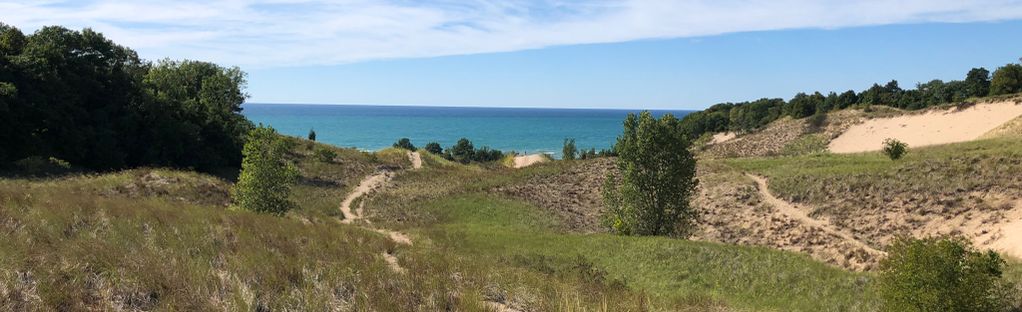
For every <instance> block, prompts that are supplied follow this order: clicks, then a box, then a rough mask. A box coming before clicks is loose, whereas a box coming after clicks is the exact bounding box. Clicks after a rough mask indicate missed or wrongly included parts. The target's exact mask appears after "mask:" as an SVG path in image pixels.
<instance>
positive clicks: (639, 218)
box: [603, 111, 698, 236]
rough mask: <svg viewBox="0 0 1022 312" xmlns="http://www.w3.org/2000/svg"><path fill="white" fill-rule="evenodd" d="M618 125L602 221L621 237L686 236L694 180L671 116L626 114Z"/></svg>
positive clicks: (690, 223) (690, 222)
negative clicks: (614, 165)
mask: <svg viewBox="0 0 1022 312" xmlns="http://www.w3.org/2000/svg"><path fill="white" fill-rule="evenodd" d="M624 124H625V129H624V132H623V133H622V134H621V136H620V137H618V139H617V145H615V147H614V151H616V152H617V154H618V159H617V167H618V170H619V171H620V177H618V176H614V175H611V176H609V177H608V179H607V181H606V183H605V184H604V187H603V193H604V202H605V203H606V205H607V212H606V214H605V216H604V222H605V224H606V225H608V226H609V227H610V228H611V229H613V230H614V231H615V232H618V233H621V234H626V235H669V234H674V235H678V236H687V235H688V234H690V233H691V230H692V229H693V221H694V219H695V216H696V213H695V211H694V210H693V209H692V207H691V206H690V204H689V198H690V197H691V196H692V194H693V193H694V192H695V188H696V184H697V183H698V182H697V181H696V179H695V171H696V168H695V165H696V162H695V158H694V157H693V156H692V153H691V152H690V151H689V147H690V146H691V143H690V142H689V141H688V139H687V136H686V135H685V133H684V132H683V131H682V130H681V129H682V128H681V127H679V126H678V120H677V119H676V118H674V116H673V115H671V114H667V115H664V116H663V117H661V118H660V119H656V118H653V115H652V114H650V113H649V112H648V111H647V112H642V114H640V115H639V116H636V115H635V114H629V115H628V118H627V119H625V123H624Z"/></svg>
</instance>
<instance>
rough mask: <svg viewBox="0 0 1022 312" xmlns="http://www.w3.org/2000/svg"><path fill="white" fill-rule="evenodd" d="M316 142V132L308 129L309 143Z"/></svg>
mask: <svg viewBox="0 0 1022 312" xmlns="http://www.w3.org/2000/svg"><path fill="white" fill-rule="evenodd" d="M315 140H316V130H313V129H309V141H315Z"/></svg>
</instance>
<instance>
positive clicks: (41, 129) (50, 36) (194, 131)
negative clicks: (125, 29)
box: [0, 23, 253, 171]
mask: <svg viewBox="0 0 1022 312" xmlns="http://www.w3.org/2000/svg"><path fill="white" fill-rule="evenodd" d="M244 87H245V74H244V73H243V72H242V71H241V70H240V69H238V68H236V67H231V68H227V67H222V66H219V65H216V64H213V63H207V62H199V61H172V60H160V61H157V62H150V61H145V60H142V59H140V58H139V56H138V54H137V53H136V52H135V51H133V50H131V49H130V48H127V47H124V46H121V45H118V44H115V43H114V42H112V41H111V40H109V39H107V38H105V37H104V36H103V35H102V34H100V33H98V32H95V31H93V30H91V29H87V28H86V29H84V30H81V31H75V30H70V29H67V28H64V27H58V26H51V27H44V28H41V29H39V30H38V31H36V32H35V33H32V34H29V35H25V34H24V33H23V32H22V31H21V30H19V29H18V28H15V27H12V26H9V25H5V24H2V23H0V164H9V163H11V162H14V161H17V160H21V159H27V158H33V157H41V158H50V157H52V158H56V159H62V160H66V161H67V162H69V163H70V164H71V165H73V166H77V167H81V168H88V169H94V170H110V169H118V168H125V167H136V166H167V167H179V168H194V169H197V170H201V171H214V170H219V169H223V168H237V167H238V166H239V165H240V163H241V158H242V153H241V151H242V146H243V144H244V137H245V135H246V133H248V131H249V130H251V129H252V128H253V125H252V124H251V122H249V121H248V120H247V119H246V118H245V117H244V116H242V115H241V113H240V112H241V104H242V102H244V100H245V98H246V97H247V95H246V94H245V93H244V91H243V90H244Z"/></svg>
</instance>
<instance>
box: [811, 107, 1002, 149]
mask: <svg viewBox="0 0 1022 312" xmlns="http://www.w3.org/2000/svg"><path fill="white" fill-rule="evenodd" d="M1020 115H1022V105H1019V104H1015V102H1014V101H1005V102H996V103H984V104H976V105H974V106H972V107H969V108H966V109H963V110H957V109H954V108H952V109H948V110H934V111H930V112H927V113H923V114H918V115H907V116H899V117H893V118H878V119H870V120H867V121H865V122H863V123H860V124H857V125H853V126H851V127H850V128H848V130H847V131H845V132H844V133H842V134H841V135H840V136H838V137H837V138H835V139H834V140H832V141H831V142H830V145H829V148H830V151H831V152H833V153H857V152H866V151H876V150H880V149H881V148H882V145H883V141H884V139H887V138H895V139H898V140H900V141H902V142H905V143H908V145H909V146H910V147H917V146H926V145H935V144H946V143H955V142H964V141H971V140H975V139H977V138H979V137H981V136H983V134H986V133H987V132H989V131H991V130H993V129H995V128H997V127H999V126H1000V125H1001V124H1004V123H1006V122H1008V121H1011V120H1012V119H1014V118H1015V117H1018V116H1020Z"/></svg>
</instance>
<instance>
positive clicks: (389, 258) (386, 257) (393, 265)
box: [383, 252, 407, 274]
mask: <svg viewBox="0 0 1022 312" xmlns="http://www.w3.org/2000/svg"><path fill="white" fill-rule="evenodd" d="M383 261H384V262H387V267H389V268H390V269H391V270H393V271H394V272H397V273H401V274H404V273H405V272H407V271H405V268H403V267H401V264H400V263H397V257H395V256H394V255H392V254H390V253H389V252H384V253H383Z"/></svg>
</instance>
